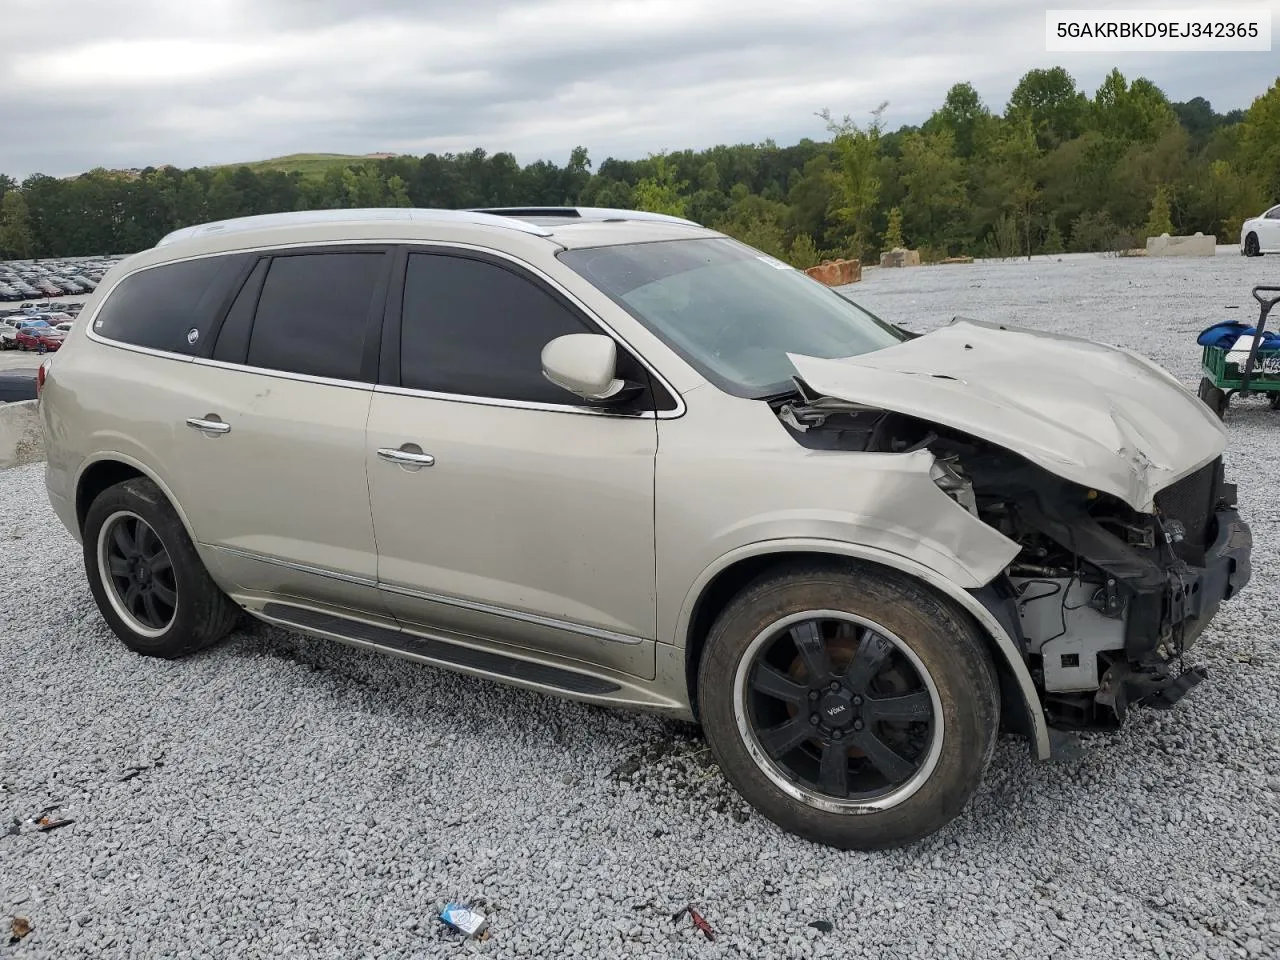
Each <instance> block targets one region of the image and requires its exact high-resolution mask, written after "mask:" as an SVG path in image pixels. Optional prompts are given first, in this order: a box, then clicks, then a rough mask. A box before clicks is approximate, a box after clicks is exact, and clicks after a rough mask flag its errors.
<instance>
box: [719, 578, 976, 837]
mask: <svg viewBox="0 0 1280 960" xmlns="http://www.w3.org/2000/svg"><path fill="white" fill-rule="evenodd" d="M698 696H699V703H700V713H701V719H702V724H703V729H704V731H705V733H706V736H707V740H708V742H709V743H710V745H711V749H712V752H713V753H714V754H715V756H716V759H717V761H718V762H719V763H720V766H721V769H722V770H723V771H724V773H725V775H726V777H727V778H728V779H729V780H730V781H731V782H732V783H733V784H734V786H735V787H737V789H738V790H739V792H740V793H741V794H742V795H743V796H744V797H745V798H746V799H747V801H748V802H750V803H751V804H752V805H753V806H754V807H755V808H756V809H757V810H759V811H760V812H761V813H762V814H763V815H764V816H766V817H768V818H769V819H770V820H772V821H773V822H774V823H776V824H778V825H779V826H780V827H782V828H783V829H784V830H787V831H790V832H792V833H795V834H798V835H800V836H802V837H805V838H807V839H809V840H813V841H815V842H817V843H823V844H827V845H830V846H833V847H839V848H844V849H864V850H865V849H875V848H879V847H889V846H898V845H901V844H906V843H910V842H912V841H914V840H918V839H920V838H921V837H924V836H927V835H928V834H930V833H933V832H934V831H936V830H938V829H939V828H941V827H942V826H944V825H945V824H946V823H948V822H949V821H950V820H952V819H953V818H954V817H955V816H957V815H958V814H959V813H960V811H961V810H962V809H963V808H964V806H965V804H966V803H967V802H968V800H969V798H970V797H971V796H972V794H973V792H974V791H975V790H976V789H977V787H978V784H979V782H980V781H981V778H982V774H983V771H984V770H985V769H986V765H987V763H988V761H989V760H990V758H991V754H992V752H993V750H994V749H995V742H996V732H997V729H998V726H999V718H1000V702H999V692H998V686H997V681H996V675H995V669H994V667H993V666H992V663H991V660H990V657H989V656H988V654H987V651H986V647H985V644H984V642H983V640H982V637H981V636H980V635H979V633H978V630H977V627H976V626H975V625H974V624H973V622H972V621H970V620H969V619H968V618H967V617H966V616H965V615H964V614H963V613H962V612H960V611H959V610H957V609H955V608H954V607H952V605H951V604H949V603H948V602H946V601H944V600H943V599H941V598H939V597H938V596H936V595H935V594H934V593H933V592H932V591H930V590H928V589H927V588H925V587H924V586H923V585H921V584H919V583H917V582H916V581H914V580H912V579H910V578H908V577H905V576H903V575H900V574H897V573H895V572H892V571H888V570H883V569H880V568H873V567H864V566H854V565H846V566H837V565H828V564H813V563H805V564H798V565H795V566H793V567H790V568H787V569H785V570H783V571H781V572H776V573H774V574H771V575H768V576H766V577H764V578H762V579H759V580H757V581H756V582H754V583H753V584H751V585H750V586H749V587H747V588H746V589H745V590H744V591H743V592H742V593H741V594H739V595H738V597H736V598H735V599H734V600H733V601H732V602H731V603H730V604H729V605H728V607H727V608H726V609H725V610H724V612H723V613H722V614H721V615H720V617H719V619H718V620H717V621H716V623H715V625H714V626H713V628H712V630H711V633H710V635H709V637H708V639H707V645H706V648H705V651H704V653H703V658H702V663H701V665H700V669H699V673H698Z"/></svg>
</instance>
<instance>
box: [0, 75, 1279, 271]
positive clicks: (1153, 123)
mask: <svg viewBox="0 0 1280 960" xmlns="http://www.w3.org/2000/svg"><path fill="white" fill-rule="evenodd" d="M886 106H887V105H882V106H881V107H880V108H879V109H877V110H876V111H874V112H873V113H872V114H870V115H869V116H868V117H865V118H859V119H855V118H851V117H848V116H844V117H837V116H835V115H833V114H831V113H830V112H829V111H825V110H824V111H822V112H821V113H819V114H816V115H815V119H814V123H815V130H816V129H824V130H825V133H826V138H825V139H804V140H801V141H800V142H799V143H797V144H794V145H792V146H786V147H780V146H778V145H777V144H776V143H774V142H773V141H772V140H767V141H765V142H764V143H760V144H740V145H736V146H716V147H712V148H710V149H707V150H696V151H695V150H682V151H678V152H667V153H662V154H656V155H651V156H649V157H647V158H645V159H639V160H619V159H614V158H610V159H607V160H605V161H603V162H602V163H600V164H599V166H597V167H595V168H594V169H593V164H592V162H591V159H590V156H589V154H588V151H587V149H586V148H585V147H576V148H575V149H574V150H573V151H572V153H571V155H570V157H569V160H568V162H567V163H566V164H565V165H564V166H559V165H557V164H555V163H551V162H548V161H545V160H539V161H537V162H535V163H530V164H527V165H525V166H521V165H520V164H519V163H518V162H517V161H516V159H515V157H514V156H513V155H512V154H510V153H505V152H504V153H494V154H492V155H490V154H488V153H486V152H485V151H484V150H481V149H477V150H473V151H471V152H470V153H462V154H444V155H436V154H427V155H426V156H423V157H414V156H396V157H390V158H384V159H377V160H361V161H353V162H351V163H348V164H338V165H335V166H332V167H329V168H328V169H326V170H325V172H324V173H323V174H322V175H319V176H304V175H303V174H301V173H298V172H283V171H279V170H264V171H255V170H254V169H251V168H249V167H246V166H240V167H214V168H193V169H189V170H180V169H177V168H175V167H171V166H166V167H161V168H147V169H145V170H142V171H140V172H131V173H124V172H120V171H108V170H102V169H98V170H92V171H90V172H88V173H85V174H81V175H80V176H77V177H72V178H55V177H50V176H44V175H41V174H35V175H32V176H30V177H27V178H26V179H25V180H23V181H22V182H21V183H17V182H15V181H14V180H13V179H12V178H10V177H7V176H4V175H0V258H6V259H22V258H28V257H50V256H81V255H91V254H101V253H130V252H133V251H137V250H140V249H143V248H145V247H149V246H152V245H154V244H155V242H156V241H157V240H158V239H159V238H160V237H162V236H163V235H164V234H166V233H167V232H169V231H170V230H174V229H177V228H178V227H181V226H186V225H189V224H193V223H201V222H207V221H210V220H220V219H224V218H228V217H237V216H246V215H250V214H260V213H274V212H280V211H287V210H299V209H315V208H333V207H378V206H414V207H446V208H462V207H498V206H529V205H539V206H543V205H545V206H559V205H584V206H601V207H627V208H637V209H644V210H651V211H655V212H664V213H672V214H677V215H681V216H686V217H689V218H691V219H693V220H696V221H698V222H699V223H704V224H707V225H709V226H712V227H715V228H717V229H719V230H722V231H724V232H726V233H728V234H730V235H732V236H735V237H737V238H739V239H741V240H743V241H744V242H747V243H749V244H751V245H753V246H756V247H758V248H760V249H761V250H764V251H765V252H767V253H770V254H773V255H774V256H777V257H780V258H783V259H786V260H788V261H790V262H791V263H793V264H795V265H796V266H800V267H807V266H811V265H813V264H815V263H818V262H820V261H821V260H823V259H828V258H837V257H857V258H862V259H873V258H875V257H876V255H877V254H878V253H879V252H880V251H882V250H885V249H891V248H893V247H897V246H910V247H915V248H919V249H921V250H922V253H923V256H924V258H925V259H926V260H932V259H939V258H941V257H945V256H949V255H956V254H969V255H975V256H996V257H1014V256H1023V255H1028V256H1029V255H1032V254H1037V253H1044V254H1053V253H1060V252H1064V251H1100V250H1101V251H1106V250H1122V249H1127V248H1129V247H1133V246H1140V245H1141V244H1142V242H1143V238H1145V237H1146V236H1149V235H1157V234H1159V233H1163V232H1166V231H1167V232H1170V233H1194V232H1196V231H1202V232H1204V233H1212V234H1216V235H1217V236H1218V238H1219V240H1220V241H1222V242H1231V241H1234V240H1235V239H1236V237H1237V235H1238V231H1239V228H1240V224H1241V222H1242V220H1243V219H1245V218H1247V217H1250V216H1254V215H1256V214H1258V213H1259V212H1261V211H1262V210H1263V209H1265V208H1266V207H1267V206H1269V205H1270V204H1272V203H1275V202H1277V201H1278V200H1280V149H1278V148H1277V145H1278V144H1280V80H1277V81H1276V82H1275V84H1274V85H1273V86H1272V87H1271V88H1270V89H1269V90H1267V91H1266V92H1264V93H1263V94H1262V95H1261V96H1259V97H1258V98H1257V99H1256V100H1255V101H1254V102H1253V104H1252V106H1251V107H1249V109H1248V110H1247V111H1243V110H1236V111H1232V112H1231V113H1227V114H1219V113H1217V112H1215V111H1214V110H1213V108H1212V106H1211V105H1210V103H1209V102H1208V101H1206V100H1205V99H1204V98H1201V97H1196V98H1195V99H1193V100H1190V101H1187V102H1185V103H1171V102H1170V101H1169V99H1168V98H1167V97H1166V96H1165V95H1164V93H1163V92H1162V91H1161V90H1160V89H1159V88H1158V87H1157V86H1156V85H1155V84H1154V83H1152V82H1151V81H1150V80H1147V79H1145V78H1138V79H1135V80H1133V81H1132V82H1129V81H1128V80H1127V79H1126V78H1125V77H1124V76H1123V75H1122V74H1121V73H1120V72H1119V71H1118V70H1113V71H1112V72H1111V73H1110V74H1109V75H1108V76H1107V77H1106V79H1105V80H1104V81H1103V82H1102V83H1101V85H1100V86H1099V87H1098V88H1097V90H1096V91H1094V93H1093V95H1092V96H1090V95H1088V94H1087V93H1086V92H1085V91H1083V90H1081V89H1079V88H1078V86H1077V85H1076V82H1075V80H1074V79H1073V78H1072V77H1071V76H1070V74H1068V73H1067V71H1066V70H1064V69H1062V68H1061V67H1055V68H1052V69H1037V70H1032V71H1030V72H1029V73H1027V74H1026V75H1025V76H1024V77H1023V78H1022V79H1021V81H1020V82H1019V83H1018V85H1017V87H1016V88H1015V89H1014V90H1013V93H1012V95H1011V96H1010V98H1009V102H1008V103H1007V105H1006V106H1005V108H1004V111H1003V112H1002V113H999V112H995V111H993V110H992V109H991V108H989V107H988V106H987V105H986V104H985V103H983V101H982V99H981V98H980V97H979V95H978V92H977V91H976V90H975V89H974V88H973V86H971V85H970V84H968V83H960V84H956V85H955V86H953V87H952V88H951V89H950V90H949V91H948V93H947V95H946V98H945V100H944V101H943V103H942V105H941V106H939V107H938V109H937V110H935V111H934V112H933V114H932V115H931V116H930V117H929V118H928V119H927V120H926V121H925V122H924V123H922V124H920V125H919V126H904V127H901V128H900V129H897V130H894V131H889V130H886V129H885V126H884V123H883V116H884V110H885V108H886Z"/></svg>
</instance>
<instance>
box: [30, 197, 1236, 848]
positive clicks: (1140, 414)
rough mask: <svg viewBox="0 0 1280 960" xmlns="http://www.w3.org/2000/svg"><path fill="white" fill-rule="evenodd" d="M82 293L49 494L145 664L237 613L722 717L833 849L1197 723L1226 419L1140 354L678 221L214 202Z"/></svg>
mask: <svg viewBox="0 0 1280 960" xmlns="http://www.w3.org/2000/svg"><path fill="white" fill-rule="evenodd" d="M84 317H85V322H84V323H81V324H78V325H77V328H76V329H75V330H74V331H72V332H71V334H70V335H69V336H68V337H67V340H66V343H65V345H64V346H63V348H62V350H61V351H60V352H59V354H58V356H57V357H56V359H54V360H52V361H49V362H48V364H47V367H46V370H45V376H44V382H43V387H42V393H41V399H40V409H41V415H42V417H43V423H44V431H45V438H46V443H47V447H48V490H49V498H50V501H51V503H52V504H53V507H54V509H55V510H56V511H57V514H58V516H59V517H60V518H61V519H62V521H63V523H65V524H66V526H67V528H68V529H69V530H70V531H71V532H72V533H73V534H74V535H75V536H77V537H78V538H79V539H80V540H81V542H82V543H83V545H84V562H85V569H86V572H87V574H88V581H89V585H90V587H91V589H92V591H93V595H94V597H95V599H96V600H97V603H98V606H99V608H100V609H101V611H102V615H103V617H104V618H105V619H106V621H107V623H108V624H109V625H110V626H111V628H112V630H114V631H115V633H116V634H118V635H119V637H120V638H121V639H122V640H123V641H124V642H125V644H127V645H128V646H129V647H130V648H131V649H133V650H135V651H137V652H139V653H144V654H150V655H155V656H161V657H178V656H181V655H183V654H187V653H190V652H192V651H194V650H198V649H199V648H201V647H204V646H206V645H208V644H211V643H213V642H215V641H217V640H218V639H219V638H221V637H222V636H224V635H225V634H226V633H227V632H228V631H229V630H230V629H231V628H232V626H233V624H234V622H235V620H236V618H237V616H238V615H239V613H240V611H242V610H244V611H248V612H249V613H251V614H253V615H254V616H256V617H259V618H261V619H263V620H266V621H269V622H271V623H274V624H278V625H282V626H284V627H287V628H289V629H293V630H298V631H303V632H306V633H310V634H315V635H318V636H321V637H328V638H331V639H334V640H338V641H342V642H344V643H350V644H354V645H356V646H360V647H366V648H372V649H376V650H382V651H386V652H387V653H391V654H395V655H397V656H401V657H405V658H407V659H410V660H416V661H419V662H422V663H429V664H433V665H437V666H443V667H447V668H450V669H454V670H459V671H462V672H464V673H469V674H473V675H476V676H483V677H489V678H493V679H497V680H501V681H505V682H508V683H512V684H517V685H519V686H523V687H528V688H532V689H536V690H539V691H543V692H546V693H553V694H558V695H562V696H566V697H572V698H576V699H579V700H585V701H590V702H593V703H600V704H612V705H618V706H623V707H633V708H640V709H647V710H653V711H657V712H660V713H664V714H668V715H671V716H674V717H682V718H692V719H696V720H697V721H698V722H700V723H701V725H702V728H703V730H704V731H705V733H706V737H707V739H708V741H709V743H710V745H711V748H712V750H713V751H714V753H715V756H716V758H717V759H718V760H719V763H720V765H721V767H722V769H723V770H724V773H725V775H726V776H727V777H728V779H729V780H730V781H731V782H732V783H733V784H734V785H735V786H736V787H737V789H738V790H740V791H741V793H742V794H743V795H744V796H745V797H746V798H747V799H748V800H749V801H750V802H751V803H752V804H753V805H754V806H755V807H756V808H757V809H758V810H759V811H760V812H761V813H763V814H764V815H765V816H767V817H768V818H770V819H771V820H773V821H775V822H776V823H778V824H780V825H781V826H782V827H783V828H785V829H787V830H790V831H793V832H795V833H798V834H800V835H802V836H804V837H808V838H810V839H813V840H816V841H819V842H821V843H826V844H832V845H835V846H838V847H857V848H867V847H877V846H888V845H894V844H901V843H905V842H909V841H911V840H913V839H916V838H918V837H921V836H924V835H926V834H928V833H930V832H931V831H934V830H937V829H938V828H939V827H941V826H943V825H944V824H945V823H947V822H948V821H949V820H951V819H952V818H953V817H955V816H956V814H957V813H959V812H960V810H961V809H962V808H963V807H964V805H965V803H966V801H967V800H968V798H969V797H970V796H971V795H972V793H973V792H974V790H975V788H976V787H977V785H978V783H979V780H980V779H981V777H982V774H983V768H984V767H985V765H986V763H987V761H988V759H989V758H990V756H991V753H992V749H993V746H994V744H995V741H996V737H997V734H998V732H999V731H1001V730H1002V729H1003V730H1007V731H1011V732H1014V733H1018V734H1021V735H1023V736H1025V737H1026V738H1027V739H1028V741H1029V743H1030V745H1031V750H1032V752H1033V753H1034V755H1035V756H1037V757H1040V758H1047V757H1049V756H1050V755H1051V754H1053V753H1054V752H1055V751H1056V750H1058V749H1060V748H1062V747H1063V745H1064V744H1065V743H1067V742H1069V736H1070V735H1069V734H1066V733H1064V731H1071V730H1081V729H1097V728H1106V727H1113V726H1116V725H1117V724H1118V723H1119V722H1120V721H1122V720H1123V719H1124V716H1125V714H1126V711H1127V710H1128V709H1129V708H1130V707H1133V706H1135V705H1139V704H1141V705H1149V706H1157V707H1168V706H1171V705H1172V704H1173V703H1174V701H1176V700H1177V699H1178V698H1179V697H1180V696H1181V695H1182V694H1183V693H1185V692H1186V690H1187V689H1189V688H1190V687H1191V686H1192V685H1194V683H1195V682H1197V681H1198V680H1199V679H1200V678H1201V677H1202V676H1203V674H1202V673H1201V672H1200V671H1197V670H1194V669H1181V668H1180V667H1175V664H1179V665H1180V664H1181V663H1182V654H1183V652H1184V650H1185V649H1186V648H1187V647H1188V646H1189V645H1190V644H1191V643H1192V642H1193V641H1194V640H1195V639H1196V637H1197V636H1198V635H1199V634H1200V633H1201V631H1203V629H1204V627H1205V625H1206V623H1207V622H1208V621H1209V620H1210V618H1211V617H1213V615H1214V614H1215V612H1216V611H1217V609H1218V607H1219V604H1220V603H1221V602H1222V601H1224V600H1226V599H1228V598H1230V597H1232V596H1233V595H1234V594H1235V593H1236V592H1238V591H1239V590H1240V589H1241V588H1242V587H1243V586H1244V585H1245V583H1246V582H1247V581H1248V578H1249V550H1250V537H1249V531H1248V528H1247V526H1245V524H1244V523H1243V522H1242V521H1241V520H1240V518H1239V516H1238V515H1237V512H1236V509H1235V491H1234V488H1233V487H1232V486H1231V485H1230V484H1227V483H1225V482H1224V480H1223V471H1222V460H1221V455H1222V453H1223V448H1224V444H1225V439H1224V433H1223V428H1222V425H1221V424H1220V423H1219V421H1218V420H1217V418H1216V417H1215V416H1214V415H1213V414H1212V413H1211V412H1210V411H1209V409H1208V408H1207V407H1205V406H1204V405H1203V404H1202V403H1200V402H1199V401H1198V400H1197V399H1196V397H1195V396H1194V395H1193V394H1191V393H1189V392H1188V391H1187V390H1185V389H1184V388H1183V387H1182V386H1181V385H1180V384H1179V383H1178V382H1177V381H1176V380H1174V379H1173V378H1172V377H1171V376H1169V375H1168V374H1167V373H1165V372H1164V371H1163V370H1161V369H1160V368H1159V367H1157V366H1156V365H1155V364H1153V363H1151V362H1149V361H1147V360H1145V359H1142V358H1141V357H1139V356H1137V355H1135V354H1133V353H1129V352H1125V351H1121V350H1116V349H1111V348H1108V347H1103V346H1100V345H1097V344H1093V343H1090V342H1086V341H1082V340H1077V339H1072V338H1068V337H1060V336H1051V335H1046V334H1041V333H1034V332H1029V331H1025V330H1015V329H1005V328H1002V327H995V326H991V325H987V324H982V323H976V322H972V321H957V322H955V323H953V324H952V325H950V326H948V327H945V328H943V329H941V330H938V331H936V332H933V333H929V334H926V335H924V336H917V335H913V334H910V333H908V332H906V331H905V330H903V329H901V328H899V327H897V326H895V325H893V324H890V323H887V322H884V321H882V320H880V319H878V318H876V317H874V316H872V315H871V314H869V313H867V312H866V311H865V310H862V309H860V308H859V307H857V306H856V305H855V304H853V303H852V302H850V301H849V300H847V299H844V298H843V297H841V296H840V295H839V294H837V293H835V292H833V291H831V290H829V289H827V288H826V287H823V286H821V285H820V284H818V283H816V282H814V281H812V280H810V279H809V278H808V277H806V276H805V275H804V274H803V273H800V272H797V271H795V270H793V269H791V268H790V267H788V266H787V265H785V264H783V263H780V262H779V261H777V260H774V259H772V258H770V257H768V256H765V255H763V254H761V253H760V252H759V251H757V250H753V249H751V248H749V247H746V246H743V245H742V244H740V243H738V242H736V241H734V240H731V239H729V238H727V237H725V236H723V235H721V234H718V233H716V232H714V231H711V230H707V229H704V228H702V227H699V226H697V225H696V224H693V223H689V222H687V221H683V220H678V219H674V218H670V217H662V216H655V215H650V214H643V213H637V212H634V211H617V210H593V209H579V208H552V209H539V208H531V209H520V210H495V211H435V210H399V209H398V210H343V211H327V212H303V213H292V214H280V215H270V216H264V217H254V218H248V219H244V220H234V221H225V222H221V223H213V224H206V225H202V226H198V227H191V228H187V229H184V230H180V231H178V232H177V233H174V234H171V235H170V236H168V237H166V238H164V240H162V241H161V242H160V243H159V244H158V245H157V246H156V247H155V248H154V249H151V250H147V251H145V252H143V253H140V254H138V255H136V256H134V257H132V258H130V259H128V260H126V261H125V262H123V263H121V264H119V265H118V266H116V267H115V268H113V269H112V270H111V272H110V274H109V275H108V276H107V277H106V278H105V279H104V280H103V282H102V284H101V285H100V286H99V288H98V290H97V292H96V294H95V295H94V296H93V297H92V298H91V300H90V302H89V303H87V304H86V306H85V309H84ZM1064 738H1066V739H1064Z"/></svg>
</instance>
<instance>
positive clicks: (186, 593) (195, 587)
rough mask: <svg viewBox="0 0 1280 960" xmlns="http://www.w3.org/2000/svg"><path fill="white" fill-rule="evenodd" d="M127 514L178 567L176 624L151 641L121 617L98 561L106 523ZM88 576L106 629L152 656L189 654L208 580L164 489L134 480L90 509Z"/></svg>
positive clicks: (85, 532) (86, 527)
mask: <svg viewBox="0 0 1280 960" xmlns="http://www.w3.org/2000/svg"><path fill="white" fill-rule="evenodd" d="M121 510H128V511H129V512H131V513H135V514H137V515H138V516H139V517H141V518H142V519H143V520H144V521H146V523H147V524H148V525H149V526H150V527H151V529H152V530H154V531H155V533H156V536H158V537H159V538H160V542H161V543H163V544H164V548H165V550H166V552H167V553H168V554H169V558H170V560H171V562H172V564H173V573H174V581H175V583H176V585H177V593H178V601H177V605H176V607H175V610H174V616H173V620H172V621H171V622H170V623H169V626H168V628H167V629H166V630H165V631H164V633H162V634H160V635H158V636H154V637H148V636H143V635H142V634H139V633H137V632H136V631H135V630H134V629H133V628H132V627H131V626H130V625H129V624H128V622H126V621H125V620H124V618H122V617H121V616H120V615H119V614H118V613H117V612H116V610H115V607H114V606H113V605H112V603H111V600H110V598H109V597H108V596H107V586H106V584H104V583H103V578H102V570H101V565H100V564H99V560H98V536H99V533H100V532H101V530H102V526H103V524H104V523H105V522H106V521H107V520H108V519H109V518H110V517H111V516H112V515H113V514H115V513H117V512H118V511H121ZM82 541H83V552H84V566H85V574H86V576H87V577H88V580H89V590H90V591H91V592H92V593H93V599H94V600H95V601H96V603H97V605H98V609H99V610H100V611H101V613H102V616H103V618H104V619H105V620H106V621H107V625H108V626H110V627H111V629H112V631H113V632H114V633H115V634H116V636H117V637H119V638H120V639H121V640H122V641H123V642H124V643H125V645H126V646H128V647H129V648H130V649H132V650H135V651H137V652H138V653H144V654H148V655H151V656H159V657H170V656H180V655H182V654H183V653H185V652H187V650H188V644H189V638H190V637H191V636H193V635H194V634H196V633H198V632H199V627H200V625H201V624H200V620H201V617H202V611H201V609H200V607H201V605H200V604H199V603H197V602H195V598H196V597H198V595H199V593H200V590H201V587H202V583H201V582H200V579H199V578H200V577H202V576H207V574H205V573H204V569H203V565H202V564H201V563H200V559H199V555H198V554H197V553H196V551H195V548H194V547H193V546H192V544H191V538H190V537H188V536H187V531H186V528H184V527H183V525H182V521H181V520H179V519H178V516H177V514H176V512H175V511H174V509H173V507H171V506H170V505H169V503H168V501H167V500H166V499H165V498H164V495H163V494H162V493H161V492H160V489H159V488H158V487H157V486H156V485H155V484H154V483H152V482H151V481H149V480H129V481H126V482H124V483H120V484H116V485H115V486H113V487H109V488H108V489H107V490H105V491H103V493H101V494H100V495H99V496H98V497H97V499H95V500H94V501H93V503H92V504H91V505H90V507H89V510H88V513H87V514H86V515H85V522H84V530H83V531H82Z"/></svg>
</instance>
